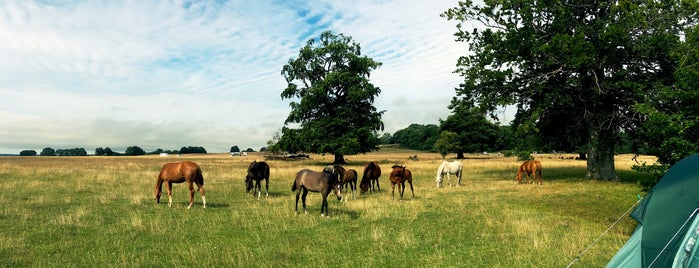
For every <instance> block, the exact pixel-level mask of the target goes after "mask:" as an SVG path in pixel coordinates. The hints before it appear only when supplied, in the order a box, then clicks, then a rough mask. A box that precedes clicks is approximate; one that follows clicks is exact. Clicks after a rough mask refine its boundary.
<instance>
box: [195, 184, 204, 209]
mask: <svg viewBox="0 0 699 268" xmlns="http://www.w3.org/2000/svg"><path fill="white" fill-rule="evenodd" d="M197 190H199V194H200V195H201V203H202V204H204V208H206V196H205V195H204V193H205V192H206V191H204V184H203V183H199V182H197Z"/></svg>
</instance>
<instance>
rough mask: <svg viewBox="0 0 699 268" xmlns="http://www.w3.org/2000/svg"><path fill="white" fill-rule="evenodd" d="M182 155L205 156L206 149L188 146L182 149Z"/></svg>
mask: <svg viewBox="0 0 699 268" xmlns="http://www.w3.org/2000/svg"><path fill="white" fill-rule="evenodd" d="M180 153H181V154H205V153H206V149H204V147H201V146H187V147H182V148H181V149H180Z"/></svg>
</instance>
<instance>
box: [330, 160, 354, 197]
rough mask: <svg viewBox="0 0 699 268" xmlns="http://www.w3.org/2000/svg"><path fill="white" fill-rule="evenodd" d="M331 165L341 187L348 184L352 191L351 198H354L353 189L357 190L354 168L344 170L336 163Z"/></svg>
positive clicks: (343, 187)
mask: <svg viewBox="0 0 699 268" xmlns="http://www.w3.org/2000/svg"><path fill="white" fill-rule="evenodd" d="M333 167H335V174H337V175H338V179H339V180H340V184H341V185H342V189H345V186H346V185H349V187H348V189H349V190H350V191H351V192H352V199H354V191H356V190H357V171H356V170H354V169H348V170H345V168H344V167H342V166H337V165H336V166H333ZM343 200H344V198H343ZM341 201H342V200H341Z"/></svg>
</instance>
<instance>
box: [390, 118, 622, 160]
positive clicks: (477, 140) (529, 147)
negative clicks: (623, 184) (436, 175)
mask: <svg viewBox="0 0 699 268" xmlns="http://www.w3.org/2000/svg"><path fill="white" fill-rule="evenodd" d="M476 117H477V116H476ZM450 118H451V117H450ZM450 118H448V119H447V120H440V121H441V124H440V125H436V124H427V125H422V124H411V125H410V126H408V127H406V128H404V129H400V130H398V131H396V132H395V133H393V134H390V133H384V134H383V136H381V138H380V142H381V144H398V145H399V146H400V147H403V148H407V149H413V150H420V151H429V152H439V153H440V154H442V155H443V156H445V155H447V154H449V153H455V154H457V158H463V157H464V153H482V152H501V151H507V152H508V153H509V152H512V153H516V152H517V151H526V152H532V151H539V152H553V151H558V152H569V153H579V154H581V156H583V157H584V155H585V154H584V152H583V151H582V148H579V149H576V148H575V147H558V146H556V144H539V143H534V142H532V141H531V140H529V139H527V137H526V136H522V135H521V134H520V133H517V132H516V131H514V130H513V128H512V127H511V126H501V125H498V124H494V123H492V122H490V121H488V120H486V117H485V115H483V116H482V118H481V119H480V120H471V122H470V123H468V122H467V121H468V120H458V121H459V122H454V121H457V120H450ZM463 118H464V117H461V119H463ZM631 139H632V137H630V136H629V135H621V136H620V137H619V143H618V145H617V146H616V153H632V151H633V150H632V149H633V148H632V140H631Z"/></svg>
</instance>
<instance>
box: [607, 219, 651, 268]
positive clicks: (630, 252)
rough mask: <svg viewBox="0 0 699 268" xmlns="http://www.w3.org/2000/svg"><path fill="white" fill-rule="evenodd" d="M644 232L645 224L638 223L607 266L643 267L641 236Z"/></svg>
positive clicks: (611, 267)
mask: <svg viewBox="0 0 699 268" xmlns="http://www.w3.org/2000/svg"><path fill="white" fill-rule="evenodd" d="M642 234H643V225H640V224H639V225H638V227H636V230H635V231H634V232H633V235H631V238H629V240H628V241H626V244H624V246H623V247H621V249H620V250H619V252H617V254H616V255H614V257H613V258H612V260H611V261H609V263H607V266H606V267H607V268H616V267H641V236H642Z"/></svg>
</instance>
